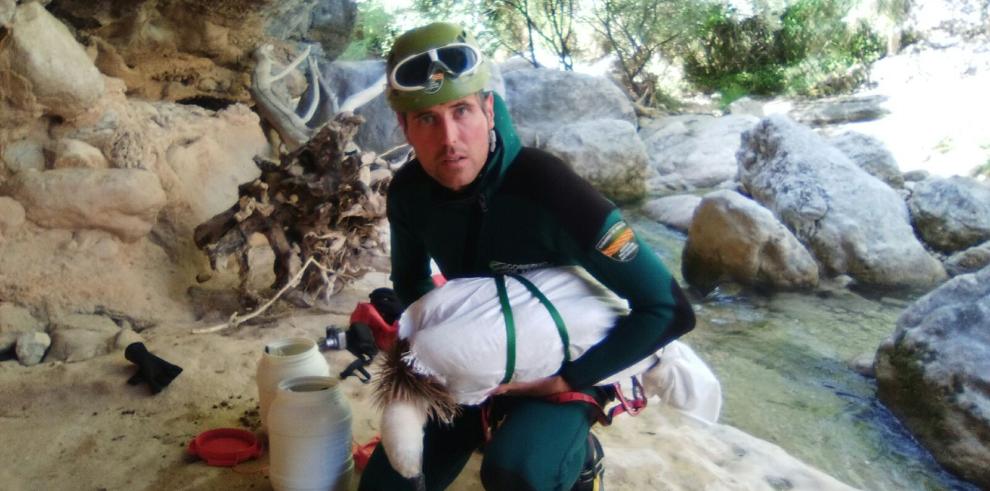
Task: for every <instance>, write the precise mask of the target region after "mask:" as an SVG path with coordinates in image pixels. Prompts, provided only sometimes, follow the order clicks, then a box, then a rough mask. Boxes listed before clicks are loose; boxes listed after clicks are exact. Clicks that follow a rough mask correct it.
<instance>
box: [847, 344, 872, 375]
mask: <svg viewBox="0 0 990 491" xmlns="http://www.w3.org/2000/svg"><path fill="white" fill-rule="evenodd" d="M875 358H876V353H875V352H872V351H871V352H868V353H861V354H860V355H859V356H857V357H855V358H853V359H851V360H849V368H851V369H853V371H854V372H856V373H858V374H860V375H862V376H864V377H866V378H876V376H877V372H876V369H875V368H874V366H873V360H874V359H875Z"/></svg>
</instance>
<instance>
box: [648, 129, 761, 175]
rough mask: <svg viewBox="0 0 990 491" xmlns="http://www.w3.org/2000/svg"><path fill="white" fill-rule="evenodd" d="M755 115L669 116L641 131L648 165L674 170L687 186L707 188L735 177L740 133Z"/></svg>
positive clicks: (672, 172) (665, 173)
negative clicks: (647, 156) (647, 155)
mask: <svg viewBox="0 0 990 491" xmlns="http://www.w3.org/2000/svg"><path fill="white" fill-rule="evenodd" d="M758 121H759V119H758V118H756V117H754V116H748V115H729V116H722V117H718V118H715V117H711V116H700V115H691V116H672V117H668V118H664V119H662V120H659V121H657V122H655V123H654V124H653V125H651V126H650V127H648V128H644V129H643V130H642V131H641V132H640V137H641V138H643V143H644V144H645V145H646V149H647V153H648V154H649V155H650V165H651V166H653V167H654V168H655V169H657V172H659V173H660V175H662V176H663V175H667V174H677V175H678V176H679V177H680V179H681V181H683V182H684V183H685V184H687V186H688V188H689V189H690V188H694V187H698V188H706V187H712V186H715V185H718V184H720V183H722V182H725V181H729V180H732V179H734V178H735V177H736V173H737V172H738V167H737V165H736V151H737V150H739V141H740V138H739V137H740V135H741V134H742V132H744V131H746V130H748V129H750V128H752V127H753V126H754V125H755V124H756V123H757V122H758Z"/></svg>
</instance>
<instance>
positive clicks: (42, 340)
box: [15, 332, 52, 367]
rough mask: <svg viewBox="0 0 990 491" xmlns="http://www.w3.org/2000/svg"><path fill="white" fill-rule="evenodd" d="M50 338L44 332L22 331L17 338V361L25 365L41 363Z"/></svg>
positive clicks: (49, 344)
mask: <svg viewBox="0 0 990 491" xmlns="http://www.w3.org/2000/svg"><path fill="white" fill-rule="evenodd" d="M51 344H52V338H51V337H50V336H48V333H44V332H24V333H21V335H20V336H19V337H18V338H17V347H16V349H15V351H16V352H17V361H18V362H20V363H21V365H24V366H26V367H29V366H31V365H37V364H38V363H41V359H42V358H44V357H45V352H46V351H48V347H49V346H51Z"/></svg>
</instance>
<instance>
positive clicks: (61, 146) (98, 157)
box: [52, 138, 110, 169]
mask: <svg viewBox="0 0 990 491" xmlns="http://www.w3.org/2000/svg"><path fill="white" fill-rule="evenodd" d="M52 167H54V168H56V169H70V168H76V167H78V168H84V169H106V168H108V167H110V164H109V163H107V158H106V157H104V156H103V152H101V151H100V149H98V148H96V147H94V146H92V145H90V144H88V143H86V142H83V141H79V140H73V139H71V138H65V139H62V140H59V141H58V143H57V144H56V146H55V161H54V162H52Z"/></svg>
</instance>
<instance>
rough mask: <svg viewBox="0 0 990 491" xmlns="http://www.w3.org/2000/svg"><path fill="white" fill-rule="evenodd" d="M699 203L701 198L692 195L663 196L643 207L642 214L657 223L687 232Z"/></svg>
mask: <svg viewBox="0 0 990 491" xmlns="http://www.w3.org/2000/svg"><path fill="white" fill-rule="evenodd" d="M699 203H701V197H700V196H695V195H693V194H677V195H674V196H664V197H663V198H657V199H655V200H652V201H650V202H648V203H646V204H645V205H643V212H644V213H646V216H648V217H650V218H652V219H653V220H655V221H657V222H660V223H662V224H664V225H667V226H668V227H672V228H675V229H677V230H680V231H681V232H687V231H688V229H689V228H691V219H692V217H693V216H694V211H695V209H697V208H698V204H699Z"/></svg>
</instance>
